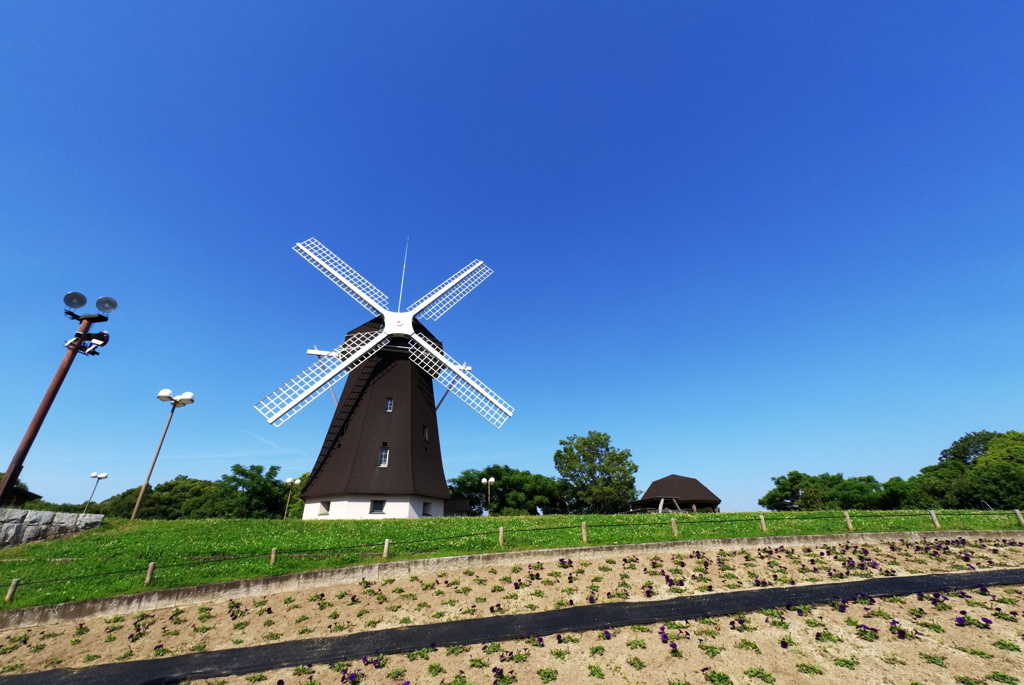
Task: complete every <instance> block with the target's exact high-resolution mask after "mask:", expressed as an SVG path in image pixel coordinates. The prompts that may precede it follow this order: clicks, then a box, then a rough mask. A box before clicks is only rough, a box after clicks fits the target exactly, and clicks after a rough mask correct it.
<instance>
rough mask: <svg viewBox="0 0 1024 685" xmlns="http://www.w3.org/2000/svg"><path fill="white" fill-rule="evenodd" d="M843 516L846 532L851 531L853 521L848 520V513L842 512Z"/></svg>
mask: <svg viewBox="0 0 1024 685" xmlns="http://www.w3.org/2000/svg"><path fill="white" fill-rule="evenodd" d="M843 516H844V517H845V518H846V528H847V530H853V521H851V520H850V512H848V511H844V512H843Z"/></svg>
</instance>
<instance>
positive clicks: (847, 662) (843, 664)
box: [832, 656, 860, 671]
mask: <svg viewBox="0 0 1024 685" xmlns="http://www.w3.org/2000/svg"><path fill="white" fill-rule="evenodd" d="M832 663H834V664H835V665H836V666H838V667H840V668H848V669H850V670H851V671H852V670H853V669H854V668H856V667H857V665H858V664H859V663H860V662H859V661H857V657H855V656H851V657H850V658H849V659H833V660H832Z"/></svg>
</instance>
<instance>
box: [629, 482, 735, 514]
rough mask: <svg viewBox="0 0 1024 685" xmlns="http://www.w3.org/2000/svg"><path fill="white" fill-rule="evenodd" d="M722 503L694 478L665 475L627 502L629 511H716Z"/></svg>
mask: <svg viewBox="0 0 1024 685" xmlns="http://www.w3.org/2000/svg"><path fill="white" fill-rule="evenodd" d="M721 503H722V500H721V499H719V498H718V497H717V496H716V495H715V493H713V492H711V491H710V490H708V489H707V488H706V487H704V484H703V483H701V482H700V481H699V480H697V479H696V478H687V477H686V476H677V475H675V474H673V475H671V476H665V477H664V478H659V479H658V480H656V481H654V482H653V483H651V486H650V487H649V488H647V492H645V493H644V496H643V497H642V498H640V499H638V500H637V501H635V502H630V503H629V511H630V513H644V512H658V513H661V512H663V511H693V512H696V511H715V512H717V511H718V505H719V504H721Z"/></svg>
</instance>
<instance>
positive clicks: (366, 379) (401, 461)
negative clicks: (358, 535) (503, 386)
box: [256, 238, 513, 519]
mask: <svg viewBox="0 0 1024 685" xmlns="http://www.w3.org/2000/svg"><path fill="white" fill-rule="evenodd" d="M294 250H295V251H296V252H298V253H299V255H301V256H302V258H303V259H305V260H306V261H307V262H309V263H310V264H312V265H313V266H314V267H315V268H316V269H317V270H318V271H320V272H321V273H322V274H324V275H325V276H327V278H329V279H330V280H331V281H333V282H334V283H335V285H337V286H338V287H339V288H341V289H342V290H344V291H345V292H346V293H348V294H349V295H350V296H351V297H352V299H354V300H355V301H356V302H358V303H359V304H361V305H362V306H363V307H364V308H366V309H367V310H368V311H369V312H370V313H371V314H373V315H374V318H373V319H371V320H370V321H367V322H366V323H364V324H363V325H361V326H358V327H357V328H354V329H352V330H351V331H349V332H348V334H347V335H346V336H345V340H344V342H343V343H342V344H341V345H339V346H338V347H336V348H334V349H333V350H330V351H326V350H318V349H312V350H307V353H308V354H311V355H316V356H317V357H318V359H317V361H315V362H313V363H312V364H311V365H310V366H309V367H307V368H306V369H305V370H304V371H303V372H302V373H300V374H299V375H297V376H295V377H294V378H293V379H291V380H290V381H288V382H287V383H285V384H284V385H283V386H281V387H280V388H278V389H277V390H275V391H274V392H272V393H271V394H270V395H268V396H267V397H265V398H264V399H262V400H260V401H259V402H258V403H257V404H256V409H257V410H258V411H259V412H260V413H261V414H263V416H264V417H265V418H266V419H267V422H268V423H270V424H273V425H275V426H280V425H282V424H283V423H284V422H285V421H287V420H288V419H290V418H291V417H293V416H294V415H295V414H296V413H298V412H299V411H300V410H301V409H302V408H303V407H305V406H306V405H308V404H309V403H310V402H312V401H313V400H315V399H316V398H317V397H319V396H320V395H322V394H323V393H324V392H326V391H327V390H328V389H330V388H331V386H332V385H334V384H335V383H337V382H338V381H340V380H341V379H342V378H346V377H347V380H346V381H345V388H344V390H343V391H342V393H341V397H340V398H339V399H338V402H337V408H336V409H335V412H334V418H333V419H332V420H331V425H330V428H329V429H328V431H327V436H326V437H325V438H324V444H323V447H322V448H321V450H320V455H319V456H318V457H317V460H316V464H315V465H314V466H313V470H312V471H311V472H310V477H309V479H308V480H307V482H306V485H305V487H304V488H303V490H302V494H301V496H302V498H303V499H304V500H305V502H306V504H305V507H304V509H303V516H302V517H303V518H306V519H309V518H314V519H315V518H372V517H377V516H385V517H399V518H418V517H420V516H439V515H442V514H443V510H444V502H445V500H447V499H448V497H449V492H448V485H447V482H446V480H445V476H444V467H443V465H442V463H441V449H440V446H439V442H438V439H437V414H436V412H437V406H438V405H436V404H435V403H434V386H433V381H434V380H437V381H438V382H439V383H440V384H441V385H442V386H444V388H445V396H447V394H448V393H449V392H450V393H452V394H454V395H455V396H456V397H458V398H460V399H461V400H462V401H463V402H465V403H466V404H468V405H469V406H470V407H471V408H473V409H474V410H476V412H477V413H479V414H480V415H481V416H482V417H484V418H485V419H486V420H487V421H489V422H490V423H492V424H493V425H494V426H495V427H496V428H501V425H502V424H503V423H504V422H505V420H506V419H508V418H509V417H510V416H512V411H513V409H512V407H511V406H510V405H509V404H508V403H507V402H505V401H504V400H503V399H501V398H500V397H498V395H496V394H495V393H494V392H493V391H492V390H491V389H490V388H488V387H487V386H486V385H484V384H483V383H481V382H480V381H479V380H478V379H477V378H476V377H475V376H473V374H471V373H470V367H468V366H465V365H463V364H459V363H458V362H457V361H455V360H454V359H453V358H452V357H450V356H449V355H448V354H447V353H445V352H444V350H443V348H442V345H441V343H440V341H438V340H437V338H435V337H434V336H433V335H431V333H430V331H428V330H427V328H426V327H425V326H424V325H423V324H422V323H421V320H428V321H436V320H437V319H439V318H441V316H443V315H444V314H445V313H446V312H447V311H448V310H449V309H451V308H452V307H453V306H455V305H456V304H457V303H458V302H459V300H461V299H462V298H464V297H465V296H466V295H468V294H469V293H470V292H471V291H472V290H473V289H474V288H476V286H478V285H480V283H482V282H483V281H484V280H485V279H486V278H487V277H488V276H490V275H491V274H492V273H493V272H492V271H491V269H490V268H488V267H487V266H486V265H485V264H484V263H483V262H481V261H479V260H476V261H474V262H472V263H470V264H469V265H468V266H466V267H465V268H464V269H462V270H461V271H459V272H458V273H456V274H455V275H454V276H452V277H451V278H449V279H448V280H446V281H445V282H443V283H441V285H439V286H437V287H436V288H434V289H433V290H432V291H430V292H429V293H427V294H426V295H424V296H423V297H421V298H420V299H419V300H418V301H416V302H414V303H413V304H412V305H410V306H409V307H408V308H407V309H406V310H405V311H404V312H393V311H390V310H389V309H388V308H387V306H388V298H387V296H386V295H385V294H384V293H382V292H381V291H380V290H378V289H377V288H376V287H374V286H373V284H371V283H370V282H369V281H367V280H366V279H365V278H363V277H362V276H361V275H359V273H357V272H356V271H355V269H353V268H352V267H350V266H349V265H348V264H346V263H345V262H343V261H342V260H341V259H340V258H339V257H338V256H337V255H335V254H334V253H333V252H331V251H330V250H328V249H327V248H326V247H324V246H323V245H322V244H321V243H320V242H319V241H318V240H316V239H315V238H310V239H309V240H307V241H305V242H302V243H298V244H297V245H295V247H294ZM443 399H444V397H442V400H443Z"/></svg>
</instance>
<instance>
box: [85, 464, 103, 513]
mask: <svg viewBox="0 0 1024 685" xmlns="http://www.w3.org/2000/svg"><path fill="white" fill-rule="evenodd" d="M89 477H90V478H95V479H96V484H95V485H93V486H92V492H91V493H90V494H89V499H87V500H85V507H83V508H82V513H83V514H84V513H85V512H87V511H89V505H90V504H92V498H93V496H95V494H96V488H98V487H99V486H100V481H101V480H103V479H104V478H106V477H107V474H105V473H96V472H95V471H93V472H92V473H90V474H89Z"/></svg>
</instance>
